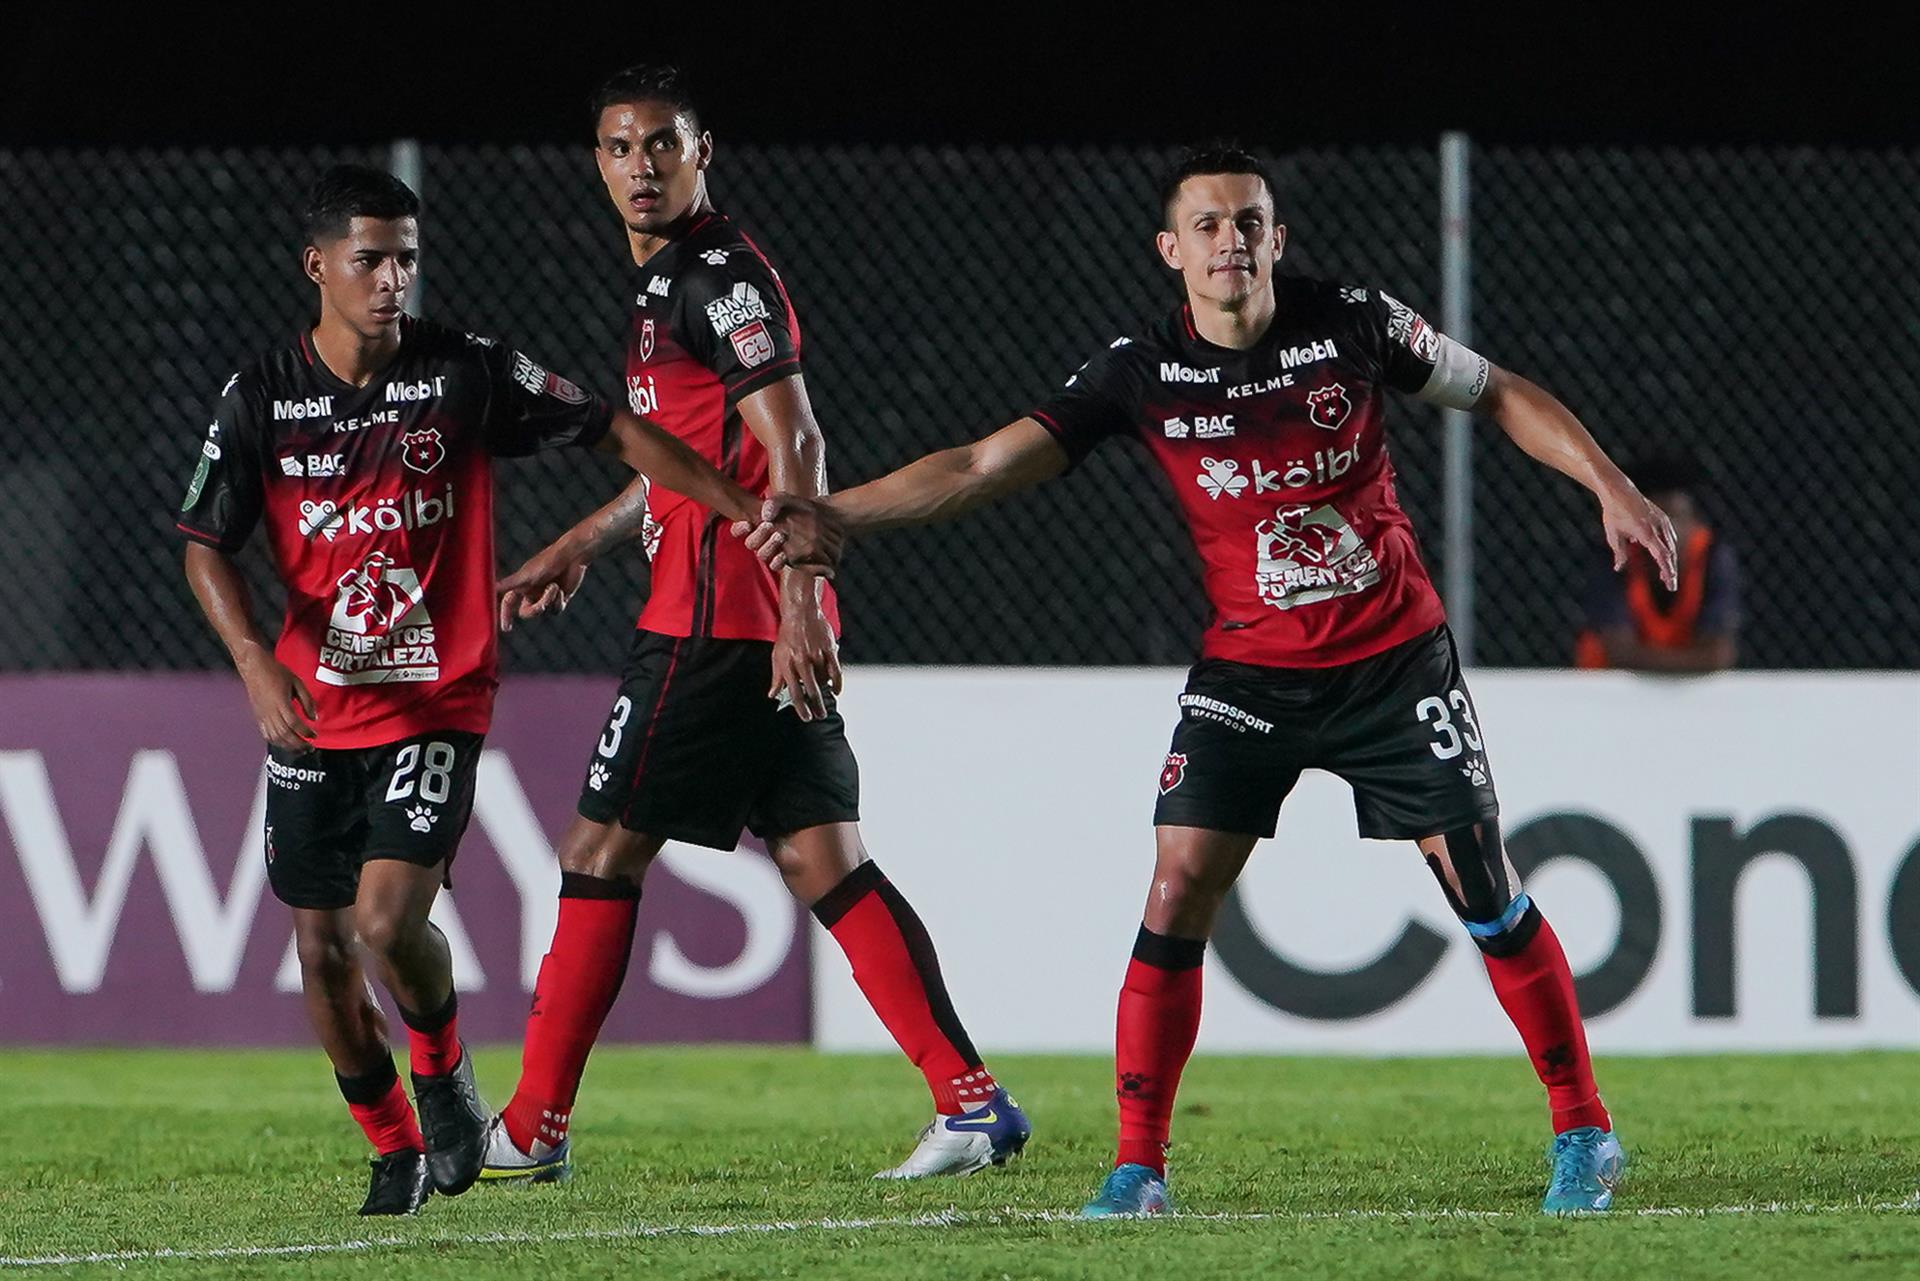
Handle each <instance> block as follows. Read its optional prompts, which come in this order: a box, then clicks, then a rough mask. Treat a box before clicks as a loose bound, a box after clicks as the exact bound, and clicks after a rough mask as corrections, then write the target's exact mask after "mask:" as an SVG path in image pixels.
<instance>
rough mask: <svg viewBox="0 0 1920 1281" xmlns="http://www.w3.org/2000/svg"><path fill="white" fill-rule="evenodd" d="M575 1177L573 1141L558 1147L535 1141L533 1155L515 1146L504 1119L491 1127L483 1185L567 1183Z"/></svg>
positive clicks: (481, 1170)
mask: <svg viewBox="0 0 1920 1281" xmlns="http://www.w3.org/2000/svg"><path fill="white" fill-rule="evenodd" d="M572 1177H573V1140H572V1139H562V1140H560V1142H559V1143H558V1144H548V1143H542V1142H541V1141H540V1140H538V1139H535V1140H534V1141H533V1151H532V1152H531V1153H528V1152H522V1151H521V1150H520V1149H519V1148H517V1147H515V1146H514V1143H513V1138H512V1137H511V1136H510V1135H509V1134H508V1133H507V1123H506V1119H505V1118H504V1117H498V1116H496V1117H494V1118H493V1120H492V1121H490V1122H488V1124H487V1159H486V1162H485V1164H483V1165H482V1166H481V1167H480V1181H481V1182H482V1183H564V1182H565V1181H566V1180H568V1179H570V1178H572Z"/></svg>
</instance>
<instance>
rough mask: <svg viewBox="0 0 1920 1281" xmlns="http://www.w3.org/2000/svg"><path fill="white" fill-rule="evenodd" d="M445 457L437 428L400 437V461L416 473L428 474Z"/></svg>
mask: <svg viewBox="0 0 1920 1281" xmlns="http://www.w3.org/2000/svg"><path fill="white" fill-rule="evenodd" d="M446 456H447V450H446V446H444V445H442V444H441V443H440V429H439V428H438V427H422V428H421V429H420V430H418V431H410V432H408V433H407V434H406V435H404V436H402V437H400V461H401V462H403V463H405V464H406V465H407V466H409V467H411V468H413V470H415V471H417V472H430V471H432V470H433V469H434V468H435V467H438V466H439V465H440V460H441V459H443V458H445V457H446Z"/></svg>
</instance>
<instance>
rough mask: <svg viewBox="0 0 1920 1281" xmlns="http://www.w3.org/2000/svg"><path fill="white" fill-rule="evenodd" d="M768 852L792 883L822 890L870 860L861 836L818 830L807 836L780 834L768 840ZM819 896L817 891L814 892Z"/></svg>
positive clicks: (822, 891)
mask: <svg viewBox="0 0 1920 1281" xmlns="http://www.w3.org/2000/svg"><path fill="white" fill-rule="evenodd" d="M767 854H768V856H769V857H771V858H772V859H773V865H774V866H775V867H776V868H778V869H779V871H780V875H781V877H782V878H783V879H784V880H785V881H786V882H787V884H788V885H789V886H792V887H794V888H795V889H799V888H801V887H803V886H818V887H820V893H824V892H826V890H829V889H832V888H833V887H834V886H836V885H838V884H839V883H840V882H841V881H844V880H845V879H846V878H847V876H848V875H849V874H850V873H851V872H852V871H853V869H854V868H856V867H858V866H859V865H860V864H862V863H864V862H866V861H867V851H866V849H865V847H863V846H862V845H861V844H860V840H859V836H858V835H857V834H855V835H853V837H852V839H850V840H849V839H845V838H843V837H842V836H841V835H840V834H839V833H837V832H836V833H833V834H832V835H830V836H829V835H827V834H826V833H824V832H822V833H815V834H812V835H810V836H809V838H807V839H800V840H796V839H793V838H792V837H781V838H778V839H775V840H770V841H768V842H767ZM815 897H817V895H816V896H815Z"/></svg>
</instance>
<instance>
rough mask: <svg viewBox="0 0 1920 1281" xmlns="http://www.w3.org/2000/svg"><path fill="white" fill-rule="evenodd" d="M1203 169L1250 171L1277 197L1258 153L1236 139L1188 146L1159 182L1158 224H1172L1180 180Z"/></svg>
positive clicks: (1268, 193) (1276, 200) (1270, 193)
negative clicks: (1200, 145)
mask: <svg viewBox="0 0 1920 1281" xmlns="http://www.w3.org/2000/svg"><path fill="white" fill-rule="evenodd" d="M1203 173H1250V174H1252V175H1253V176H1254V177H1256V178H1258V179H1259V180H1260V181H1261V182H1263V183H1265V184H1266V187H1267V195H1268V197H1269V198H1270V199H1272V200H1273V202H1274V203H1275V204H1278V203H1279V201H1280V193H1279V191H1278V190H1277V189H1276V188H1275V187H1274V185H1273V175H1272V174H1270V173H1268V172H1267V167H1266V166H1265V165H1263V164H1261V163H1260V157H1258V156H1256V155H1254V154H1253V153H1252V152H1251V151H1248V150H1247V149H1246V148H1245V147H1242V146H1241V145H1239V144H1238V143H1233V142H1211V143H1208V144H1207V145H1205V146H1203V147H1191V148H1189V149H1188V150H1187V153H1186V154H1185V155H1184V156H1182V157H1180V163H1179V164H1177V165H1175V166H1174V167H1173V169H1172V171H1171V172H1169V173H1168V174H1167V176H1166V179H1165V181H1163V182H1162V183H1161V184H1160V222H1161V225H1163V226H1167V227H1171V226H1172V225H1173V202H1174V201H1175V200H1177V199H1178V198H1179V196H1180V187H1181V184H1183V183H1185V182H1186V180H1187V179H1189V178H1192V177H1195V176H1196V175H1198V174H1203Z"/></svg>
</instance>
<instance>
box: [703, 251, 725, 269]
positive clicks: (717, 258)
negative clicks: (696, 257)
mask: <svg viewBox="0 0 1920 1281" xmlns="http://www.w3.org/2000/svg"><path fill="white" fill-rule="evenodd" d="M700 261H702V262H704V263H706V264H707V266H709V267H719V266H722V265H724V264H725V263H726V261H727V251H726V250H724V249H709V250H707V252H705V253H703V254H701V255H700Z"/></svg>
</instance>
